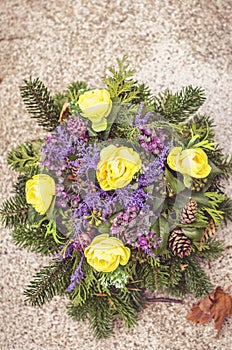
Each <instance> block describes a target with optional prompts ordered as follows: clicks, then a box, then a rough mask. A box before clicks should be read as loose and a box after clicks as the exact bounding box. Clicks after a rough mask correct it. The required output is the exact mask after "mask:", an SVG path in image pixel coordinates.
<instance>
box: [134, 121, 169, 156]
mask: <svg viewBox="0 0 232 350" xmlns="http://www.w3.org/2000/svg"><path fill="white" fill-rule="evenodd" d="M139 130H140V132H141V134H140V135H139V137H138V139H139V143H140V145H141V146H142V147H143V148H145V149H146V150H147V151H150V152H151V153H153V154H154V155H158V154H160V152H161V151H162V150H163V149H164V145H165V139H166V135H165V134H164V133H162V132H159V133H154V132H153V131H152V130H151V129H149V128H148V127H147V126H146V125H142V126H140V127H139Z"/></svg>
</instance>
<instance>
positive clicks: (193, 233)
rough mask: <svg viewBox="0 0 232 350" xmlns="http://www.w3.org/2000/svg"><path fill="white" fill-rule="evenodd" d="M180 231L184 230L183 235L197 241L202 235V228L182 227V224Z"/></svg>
mask: <svg viewBox="0 0 232 350" xmlns="http://www.w3.org/2000/svg"><path fill="white" fill-rule="evenodd" d="M182 231H183V232H184V234H185V236H187V237H188V238H190V239H193V240H197V241H199V240H200V239H201V237H202V234H203V228H202V229H197V228H195V227H194V228H193V227H183V226H182Z"/></svg>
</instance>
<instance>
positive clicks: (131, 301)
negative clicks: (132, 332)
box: [110, 290, 145, 328]
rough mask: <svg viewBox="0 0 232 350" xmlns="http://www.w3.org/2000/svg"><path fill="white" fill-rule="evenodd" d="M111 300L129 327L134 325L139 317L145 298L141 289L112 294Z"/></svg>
mask: <svg viewBox="0 0 232 350" xmlns="http://www.w3.org/2000/svg"><path fill="white" fill-rule="evenodd" d="M110 302H111V303H112V305H113V307H114V309H115V310H116V311H117V313H118V314H119V316H120V318H121V319H122V320H123V321H124V323H125V324H126V325H127V327H129V328H130V327H132V326H134V325H135V324H136V322H137V319H138V312H139V311H140V310H141V309H142V308H143V303H144V302H145V298H144V296H143V294H142V292H141V291H136V290H133V291H130V292H129V293H128V292H127V293H122V292H120V293H117V294H111V296H110Z"/></svg>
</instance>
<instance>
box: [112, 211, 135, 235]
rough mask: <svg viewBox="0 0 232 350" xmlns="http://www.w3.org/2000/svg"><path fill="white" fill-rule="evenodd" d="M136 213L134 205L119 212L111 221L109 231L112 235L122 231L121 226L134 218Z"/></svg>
mask: <svg viewBox="0 0 232 350" xmlns="http://www.w3.org/2000/svg"><path fill="white" fill-rule="evenodd" d="M137 215H138V208H136V206H133V207H129V208H127V210H126V211H125V212H121V213H119V214H118V215H117V216H116V218H115V219H114V221H113V224H112V226H111V232H112V234H113V235H118V234H120V233H121V231H122V227H123V226H127V225H128V223H129V222H131V221H132V220H134V219H135V218H136V217H137Z"/></svg>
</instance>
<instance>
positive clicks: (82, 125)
mask: <svg viewBox="0 0 232 350" xmlns="http://www.w3.org/2000/svg"><path fill="white" fill-rule="evenodd" d="M87 126H88V122H87V121H85V120H83V119H81V118H79V117H70V118H69V119H68V122H67V130H68V132H69V133H70V134H71V135H74V136H76V137H78V138H80V139H82V140H84V141H88V137H87Z"/></svg>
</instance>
